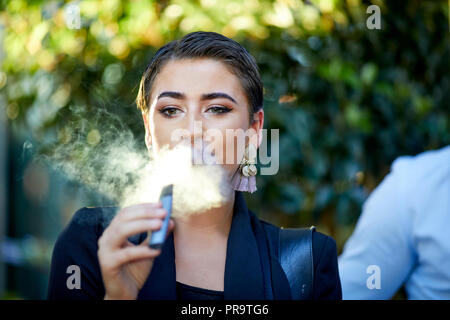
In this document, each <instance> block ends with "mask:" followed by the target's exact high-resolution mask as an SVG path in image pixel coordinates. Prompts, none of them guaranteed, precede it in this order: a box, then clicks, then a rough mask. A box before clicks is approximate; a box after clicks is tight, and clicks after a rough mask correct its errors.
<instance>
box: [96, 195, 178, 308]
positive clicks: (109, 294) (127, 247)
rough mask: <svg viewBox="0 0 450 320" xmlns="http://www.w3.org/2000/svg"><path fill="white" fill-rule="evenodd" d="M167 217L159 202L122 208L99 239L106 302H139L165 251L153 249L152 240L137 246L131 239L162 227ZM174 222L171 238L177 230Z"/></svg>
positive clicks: (171, 224) (170, 226)
mask: <svg viewBox="0 0 450 320" xmlns="http://www.w3.org/2000/svg"><path fill="white" fill-rule="evenodd" d="M166 214H167V212H166V210H165V209H163V208H162V205H161V203H160V202H158V203H144V204H138V205H133V206H129V207H125V208H123V209H121V210H120V211H119V212H118V213H117V214H116V216H115V217H114V219H113V220H112V221H111V223H110V225H109V226H108V227H107V228H106V229H105V231H104V232H103V234H102V236H101V237H100V238H99V240H98V253H97V254H98V259H99V263H100V269H101V272H102V278H103V283H104V285H105V293H106V294H105V300H106V299H114V300H116V299H129V300H132V299H136V298H137V295H138V293H139V290H140V289H141V288H142V286H143V285H144V283H145V281H146V279H147V277H148V275H149V274H150V271H151V269H152V266H153V260H154V259H155V258H156V257H157V256H158V255H159V254H160V253H161V249H152V248H150V247H149V245H148V241H149V239H148V237H147V239H146V240H144V241H143V242H142V243H141V244H139V245H134V244H133V243H131V242H130V241H129V240H128V237H130V236H133V235H135V234H139V233H142V232H146V231H149V230H152V231H156V230H158V229H160V228H161V226H162V222H163V219H164V217H165V215H166ZM173 227H174V222H173V220H172V219H170V223H169V227H168V232H167V235H168V234H169V233H170V232H171V231H172V230H173Z"/></svg>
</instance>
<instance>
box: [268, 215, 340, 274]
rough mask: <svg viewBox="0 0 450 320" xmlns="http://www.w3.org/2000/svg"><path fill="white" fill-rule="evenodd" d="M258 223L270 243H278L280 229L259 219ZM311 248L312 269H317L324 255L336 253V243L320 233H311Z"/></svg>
mask: <svg viewBox="0 0 450 320" xmlns="http://www.w3.org/2000/svg"><path fill="white" fill-rule="evenodd" d="M260 221H261V223H262V225H263V226H264V229H265V230H266V233H267V235H268V236H269V238H270V239H271V240H272V242H273V241H278V236H279V232H280V229H281V228H280V227H278V226H276V225H274V224H272V223H270V222H267V221H265V220H261V219H260ZM312 246H313V256H314V267H317V265H318V264H319V262H320V261H321V259H322V257H323V256H324V255H325V256H326V255H328V254H329V253H330V252H334V251H336V252H337V248H336V241H335V240H334V239H333V238H332V237H330V236H327V235H326V234H324V233H321V232H319V231H315V232H313V237H312Z"/></svg>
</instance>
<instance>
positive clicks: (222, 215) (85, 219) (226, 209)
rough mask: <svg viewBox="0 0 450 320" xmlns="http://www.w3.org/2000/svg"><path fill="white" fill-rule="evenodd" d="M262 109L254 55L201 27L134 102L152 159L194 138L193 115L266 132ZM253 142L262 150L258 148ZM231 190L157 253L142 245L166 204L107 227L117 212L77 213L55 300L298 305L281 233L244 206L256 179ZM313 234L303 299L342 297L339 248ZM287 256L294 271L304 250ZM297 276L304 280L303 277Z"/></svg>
mask: <svg viewBox="0 0 450 320" xmlns="http://www.w3.org/2000/svg"><path fill="white" fill-rule="evenodd" d="M262 103H263V87H262V83H261V80H260V75H259V71H258V67H257V65H256V62H255V61H254V58H253V57H252V56H251V55H250V54H249V53H248V52H247V51H246V50H245V49H244V48H243V47H242V46H241V45H240V44H239V43H237V42H235V41H234V40H231V39H229V38H227V37H225V36H223V35H220V34H217V33H214V32H201V31H199V32H193V33H190V34H187V35H186V36H184V37H183V38H182V39H180V40H176V41H172V42H170V43H168V44H166V45H164V46H163V47H161V48H160V49H159V50H158V51H157V52H156V54H155V56H154V57H153V59H152V60H151V62H150V63H149V65H148V67H147V69H146V70H145V72H144V74H143V76H142V79H141V84H140V89H139V94H138V97H137V105H138V107H139V108H140V109H141V111H142V117H143V121H144V125H145V132H146V134H145V142H146V145H147V147H148V149H149V152H153V153H158V152H159V150H161V149H162V148H163V147H164V146H167V145H169V146H170V147H173V145H172V141H171V140H170V136H171V134H172V132H173V130H176V129H179V128H183V129H186V130H187V131H188V132H189V133H190V134H192V135H193V134H194V133H193V130H192V126H193V122H194V120H196V119H198V120H201V121H202V123H203V125H204V127H205V129H208V128H214V129H218V130H220V131H222V132H224V131H225V130H226V129H235V130H236V129H243V130H247V129H249V128H253V129H254V131H255V132H256V133H258V134H259V132H260V130H261V129H262V127H263V120H264V112H263V108H262ZM194 138H195V137H193V136H192V139H194ZM252 140H255V139H250V141H252ZM256 140H257V141H260V139H256ZM255 144H256V145H254V147H259V142H257V143H255ZM218 148H220V147H216V148H215V151H220V150H218ZM226 150H227V152H235V154H236V153H237V152H236V150H233V148H231V150H230V149H229V148H227V149H226ZM224 167H225V169H226V170H227V172H228V173H229V174H230V176H232V175H233V176H234V174H235V173H236V172H239V170H240V168H241V167H240V164H239V163H237V164H232V165H230V164H227V165H224ZM239 174H240V173H239ZM242 174H244V172H242ZM253 178H254V177H253ZM249 179H250V178H249ZM253 182H254V181H253ZM233 188H234V191H233V192H231V193H232V195H233V196H232V197H231V199H230V200H229V201H228V202H227V203H225V204H224V205H222V206H220V207H217V208H213V209H211V210H208V211H207V212H201V213H198V214H195V215H192V216H190V217H188V218H187V219H178V218H173V219H171V223H170V233H169V234H168V235H167V239H166V242H165V243H164V246H163V247H162V249H157V250H156V249H151V248H150V247H149V246H148V243H147V241H145V240H143V239H144V238H145V236H146V232H147V231H149V230H152V231H154V230H158V229H159V228H160V227H161V219H163V218H164V217H165V215H166V214H167V212H166V211H165V210H164V209H162V208H161V203H142V204H137V205H132V206H128V207H125V208H121V209H120V210H119V212H118V213H117V214H116V215H115V216H114V218H113V219H112V221H111V222H110V223H109V225H108V226H106V228H104V226H103V224H102V221H104V219H105V215H106V213H108V212H111V210H113V209H112V208H83V209H80V210H79V211H77V212H76V213H75V215H74V217H73V218H72V220H71V222H70V223H69V225H68V226H67V227H66V228H65V229H64V231H63V232H62V233H61V234H60V236H59V237H58V239H57V242H56V244H55V247H54V251H53V256H52V264H51V272H50V280H49V289H48V298H49V299H166V300H174V299H189V300H194V299H214V300H215V299H227V300H228V299H234V300H242V299H283V300H284V299H286V300H289V299H293V298H294V295H298V294H299V293H300V292H302V290H304V287H303V286H302V287H298V288H297V287H296V288H293V289H294V290H295V292H294V291H293V290H292V287H291V285H290V282H289V279H288V278H289V277H288V275H289V274H291V273H288V271H286V269H283V266H282V265H281V264H280V262H279V260H278V246H277V244H278V240H279V235H280V228H279V227H277V226H275V225H273V224H270V223H268V222H265V221H263V220H260V219H259V218H258V217H257V216H256V215H255V214H254V213H253V212H252V211H250V210H249V209H248V208H247V205H246V202H245V199H244V196H243V192H246V191H249V192H252V191H254V186H253V187H252V183H251V182H248V183H247V184H246V187H244V188H241V187H240V186H233ZM311 234H312V240H311V242H312V250H309V251H308V254H311V253H312V257H313V259H312V263H313V264H311V267H312V268H313V269H312V270H302V271H301V272H302V273H303V272H309V271H311V272H313V281H312V283H311V286H312V287H311V290H310V291H309V292H310V295H308V296H307V297H306V298H307V299H341V297H342V293H341V286H340V280H339V272H338V269H337V268H338V266H337V250H336V243H335V241H334V240H333V239H332V238H331V237H329V236H327V235H325V234H322V233H320V232H312V233H311ZM130 237H132V238H133V241H130V240H129V239H130ZM290 250H291V256H292V258H293V259H292V260H293V262H292V263H291V264H290V265H288V266H289V267H291V268H294V269H295V268H296V267H297V266H298V265H297V264H295V263H294V260H295V259H294V257H295V255H296V254H297V253H299V252H300V251H299V250H301V245H299V246H297V247H296V246H292V248H290ZM291 256H288V258H290V257H291ZM71 265H72V266H78V267H79V268H80V274H81V277H82V278H81V284H80V285H79V288H75V289H74V288H68V286H67V284H66V282H67V279H68V276H69V274H67V268H68V267H70V266H71ZM294 276H295V277H296V278H300V279H297V280H300V283H301V280H302V279H301V274H300V273H299V274H295V275H294Z"/></svg>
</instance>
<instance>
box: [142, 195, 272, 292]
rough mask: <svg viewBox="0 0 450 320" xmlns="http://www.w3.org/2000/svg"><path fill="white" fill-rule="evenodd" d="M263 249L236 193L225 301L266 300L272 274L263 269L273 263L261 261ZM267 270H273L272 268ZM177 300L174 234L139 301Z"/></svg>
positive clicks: (240, 196)
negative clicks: (267, 286) (268, 281)
mask: <svg viewBox="0 0 450 320" xmlns="http://www.w3.org/2000/svg"><path fill="white" fill-rule="evenodd" d="M261 228H262V227H261ZM263 248H266V247H265V246H264V247H263ZM260 250H261V247H258V241H257V239H256V237H255V233H254V230H253V226H252V223H251V216H250V212H249V210H248V208H247V205H246V203H245V199H244V197H243V195H242V193H241V192H239V191H236V192H235V202H234V208H233V218H232V222H231V228H230V233H229V236H228V242H227V252H226V262H225V274H224V299H226V300H252V299H254V300H263V299H266V298H267V297H266V296H267V293H266V294H265V291H267V288H265V285H264V277H266V279H267V272H269V273H270V271H266V276H264V274H263V268H265V265H264V264H267V265H268V264H270V262H269V261H267V262H265V261H262V260H261V256H260ZM271 259H272V257H271ZM272 263H273V262H272ZM267 269H268V270H270V267H268V268H267ZM277 271H278V270H277ZM270 277H273V275H270V274H269V279H270ZM176 298H177V293H176V268H175V249H174V238H173V233H171V234H170V235H169V236H168V237H167V239H166V241H165V243H164V245H163V247H162V251H161V254H160V255H159V256H158V257H157V258H156V259H155V260H154V262H153V268H152V271H151V272H150V275H149V277H148V279H147V281H146V282H145V284H144V286H143V288H142V289H141V291H140V292H139V295H138V299H146V300H147V299H154V300H176Z"/></svg>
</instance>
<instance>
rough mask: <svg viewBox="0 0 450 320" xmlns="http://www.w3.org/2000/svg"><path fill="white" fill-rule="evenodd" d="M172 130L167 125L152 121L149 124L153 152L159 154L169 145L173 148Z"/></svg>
mask: <svg viewBox="0 0 450 320" xmlns="http://www.w3.org/2000/svg"><path fill="white" fill-rule="evenodd" d="M172 132H173V129H172V128H171V127H170V126H169V125H164V124H162V123H161V122H158V121H153V122H152V124H151V136H152V145H153V148H154V150H155V152H159V151H160V150H161V148H162V147H164V146H165V145H169V147H173V145H172V144H173V143H172Z"/></svg>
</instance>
